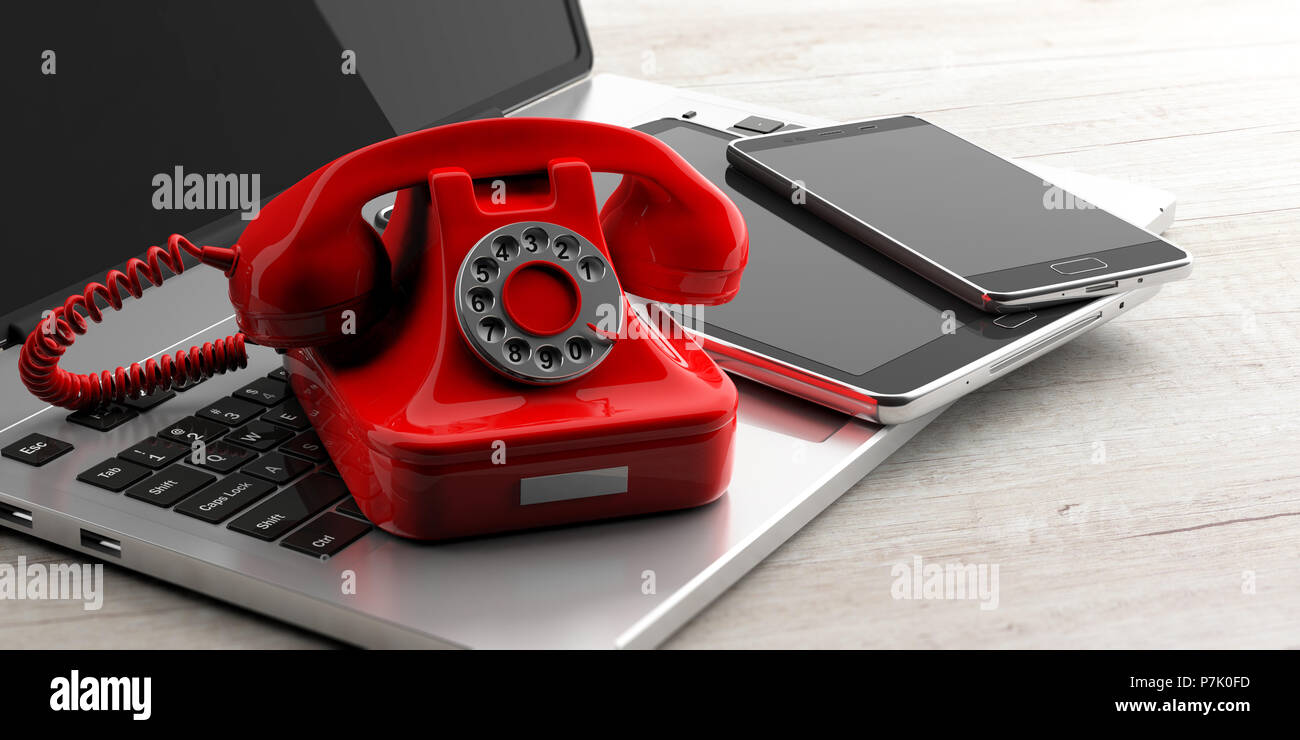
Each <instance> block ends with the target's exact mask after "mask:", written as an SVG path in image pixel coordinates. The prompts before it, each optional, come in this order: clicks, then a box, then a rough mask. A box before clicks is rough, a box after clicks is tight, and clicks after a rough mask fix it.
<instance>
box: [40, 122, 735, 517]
mask: <svg viewBox="0 0 1300 740" xmlns="http://www.w3.org/2000/svg"><path fill="white" fill-rule="evenodd" d="M593 171H603V172H617V173H622V174H623V180H622V183H621V184H620V185H619V187H618V189H617V190H616V191H615V193H614V194H613V195H612V196H611V197H610V198H609V200H608V201H607V202H606V204H605V206H604V208H603V210H601V211H599V213H598V211H597V206H596V199H595V194H594V191H593V187H592V180H591V173H592V172H593ZM394 190H396V191H399V192H398V197H397V202H396V204H395V207H394V211H393V215H392V217H391V219H390V222H389V224H388V226H387V228H386V229H385V231H384V234H383V236H382V238H380V237H379V236H377V235H376V234H375V232H374V231H373V230H372V229H371V228H370V226H369V225H368V224H366V223H365V222H364V221H363V220H362V218H361V208H362V206H363V205H364V204H365V203H366V202H368V201H369V200H371V199H373V198H374V197H376V196H378V195H382V194H384V193H387V192H391V191H394ZM182 250H184V251H187V252H189V253H190V254H192V255H194V256H196V257H198V258H199V260H200V261H202V262H204V263H205V264H209V265H212V266H216V267H218V268H220V269H222V270H223V271H224V272H225V274H226V275H227V276H228V277H229V279H230V298H231V302H232V303H233V304H234V306H235V309H236V317H237V321H238V323H239V327H240V329H241V333H240V334H236V335H233V336H231V337H226V338H225V339H222V340H220V341H218V342H216V343H209V344H206V345H204V346H203V347H196V348H192V349H191V350H189V351H188V352H178V353H176V355H175V356H164V357H163V358H161V360H160V361H154V360H149V361H148V362H146V363H145V364H144V365H143V366H141V365H138V364H137V365H132V366H131V367H130V368H117V369H116V370H114V371H106V372H103V373H99V374H91V375H76V374H73V373H69V372H67V371H65V370H62V369H61V368H59V367H58V361H59V359H60V357H61V356H62V354H63V352H64V351H65V350H66V349H67V347H68V346H70V345H71V344H72V341H73V340H74V339H75V336H76V335H78V334H82V333H84V332H85V331H86V329H87V327H88V320H89V321H94V322H98V321H99V320H101V318H102V310H101V309H100V308H99V306H98V305H97V304H96V302H95V299H96V297H98V298H100V299H102V300H103V301H106V302H107V303H108V304H109V305H111V306H112V307H113V308H118V307H120V306H121V302H122V298H123V291H125V292H127V293H130V294H131V295H133V296H135V297H139V296H140V293H141V289H142V287H143V284H142V282H141V277H142V276H143V277H145V278H148V279H149V280H150V282H152V283H154V284H158V283H160V282H161V281H162V279H163V275H162V272H161V269H160V268H161V266H162V265H166V266H167V267H168V268H170V269H171V270H172V271H173V272H177V273H179V272H180V271H181V270H182V269H183V267H184V266H183V264H182V263H181V251H182ZM747 250H748V235H747V232H746V229H745V223H744V219H743V218H742V216H741V214H740V212H739V211H738V210H737V208H736V207H735V205H734V204H732V203H731V202H730V201H729V200H728V199H727V197H726V196H725V195H723V194H722V193H721V192H720V191H719V190H717V188H716V187H715V186H714V185H713V184H712V183H710V182H709V181H708V180H706V179H705V178H704V177H703V176H702V175H700V174H699V173H698V172H696V171H695V170H694V169H693V168H692V167H691V166H690V165H689V164H688V163H686V162H685V160H683V159H682V158H681V157H679V156H678V155H677V154H676V153H674V152H673V151H672V150H671V149H669V148H668V147H667V146H666V145H664V144H663V143H662V142H660V141H658V140H657V139H655V138H653V137H650V136H648V135H645V134H642V133H640V132H635V131H631V130H628V129H624V128H621V127H617V126H610V125H605V124H595V123H587V122H579V121H568V120H559V119H527V118H512V119H490V120H482V121H471V122H466V123H458V124H451V125H447V126H442V127H438V128H433V129H428V130H425V131H419V132H415V133H411V134H406V135H404V136H399V137H396V138H393V139H389V140H387V141H383V142H379V143H377V144H374V145H371V146H368V147H365V148H363V149H359V150H357V151H355V152H352V153H350V154H347V155H344V156H342V157H340V158H339V159H337V160H335V161H334V162H331V163H330V164H328V165H326V166H324V167H322V168H321V169H319V170H317V171H316V172H313V173H312V174H310V175H308V176H307V177H306V178H305V179H303V180H302V181H300V182H298V183H297V184H295V185H294V186H292V187H290V188H289V189H288V190H286V191H284V192H283V193H281V194H280V195H278V196H276V197H275V198H274V199H273V200H271V201H270V202H269V203H268V204H267V205H266V206H264V207H263V208H262V209H261V212H260V213H259V215H258V217H257V218H256V219H254V220H253V221H252V222H250V223H249V225H248V226H247V227H246V228H245V230H244V232H243V234H242V235H241V236H240V237H239V240H238V242H237V243H236V244H235V245H234V246H233V247H231V248H229V249H224V248H219V247H197V246H195V245H193V244H191V243H189V242H188V241H187V240H185V239H183V238H182V237H179V236H173V237H172V238H171V239H170V240H169V242H168V245H167V247H166V248H165V249H164V248H159V247H153V248H151V249H150V250H149V254H148V255H146V258H145V260H143V261H142V260H132V261H131V263H129V264H128V265H127V267H126V270H125V272H124V273H123V272H117V271H114V272H112V273H110V274H109V276H108V280H107V281H106V282H107V283H108V285H107V286H105V285H100V284H98V283H93V284H91V286H89V287H87V289H86V291H85V292H84V294H81V295H77V296H73V297H72V298H70V299H69V300H68V301H67V302H66V303H65V304H64V305H63V306H62V307H59V308H57V309H55V311H53V312H52V315H51V316H50V317H49V319H48V320H47V321H45V322H42V326H40V327H38V328H37V329H36V330H35V331H33V333H32V334H31V336H29V337H28V340H27V342H26V343H25V344H24V346H23V350H22V355H23V356H22V360H21V362H20V365H21V368H22V375H23V380H24V382H25V383H26V384H27V386H28V388H29V389H31V390H32V391H33V392H34V393H35V394H36V395H38V396H39V397H41V398H42V399H43V400H45V401H47V402H50V403H53V404H55V405H60V406H65V407H68V408H84V407H89V406H95V405H100V404H103V403H107V402H109V401H117V400H121V399H123V398H126V397H128V396H131V395H135V394H140V393H147V392H150V391H152V390H155V389H160V388H167V387H170V386H172V385H174V384H182V383H187V382H192V381H195V380H198V379H201V378H203V377H207V376H210V375H213V374H218V373H224V372H227V371H230V370H234V369H237V368H239V367H242V366H243V365H244V364H246V361H247V355H246V351H245V348H244V341H245V339H247V340H248V341H251V342H254V343H257V344H261V345H265V346H270V347H276V348H281V349H284V350H286V355H285V362H286V366H287V368H288V369H289V373H290V379H291V383H292V385H293V388H294V390H295V392H296V393H297V395H298V398H299V400H300V401H301V402H302V404H303V406H304V407H305V408H306V410H307V411H308V413H309V415H310V416H311V417H312V419H313V426H314V427H315V429H316V431H317V433H318V434H319V435H320V437H321V439H322V441H323V443H324V444H325V447H326V449H327V450H328V452H329V453H330V456H331V458H332V459H333V460H334V462H335V464H336V466H337V467H338V469H339V471H340V473H341V475H342V476H343V478H344V480H345V482H346V483H347V484H348V487H349V489H350V490H351V492H352V493H353V496H354V498H355V499H356V500H357V503H358V505H359V506H360V508H361V509H362V510H363V511H364V512H365V514H366V515H367V517H369V518H370V519H371V520H372V521H373V522H375V523H376V524H378V525H379V526H381V527H382V528H384V529H386V530H388V531H390V532H393V533H396V534H400V535H403V536H408V537H416V538H424V539H440V538H447V537H461V536H468V535H474V534H481V533H485V532H496V531H505V530H511V529H519V528H525V527H535V526H547V525H553V524H562V523H567V522H573V521H582V520H590V519H598V518H605V517H611V516H624V515H630V514H638V513H645V512H650V511H660V510H666V509H673V508H682V507H686V506H694V505H699V504H703V503H707V502H709V501H712V500H713V499H715V498H717V497H718V496H720V495H721V494H722V492H723V491H724V490H725V488H726V485H727V483H728V481H729V479H730V470H731V459H732V442H733V436H734V430H735V413H736V406H737V400H738V399H737V394H736V390H735V387H734V386H733V385H732V383H731V381H730V380H729V379H728V378H727V377H726V376H725V375H724V374H723V373H722V372H721V371H720V370H719V369H718V368H717V366H716V365H714V364H713V362H712V360H711V359H709V357H708V356H707V355H706V354H705V353H704V351H703V350H702V349H701V348H700V347H699V346H698V345H697V344H696V343H695V342H694V341H693V340H692V339H691V338H690V337H689V336H688V335H686V334H685V332H684V330H682V328H681V327H680V326H677V325H676V323H675V322H673V321H672V319H671V318H670V317H669V315H668V313H667V312H665V311H660V310H658V309H656V308H655V307H653V304H650V307H649V308H643V309H641V310H639V311H638V310H633V308H632V305H631V304H630V302H629V301H628V300H627V298H626V297H625V296H624V291H627V292H629V293H632V294H635V295H638V296H642V297H644V298H648V299H651V300H654V301H662V302H667V303H677V304H717V303H722V302H725V301H727V300H730V299H731V298H732V297H733V296H734V295H735V293H736V291H737V290H738V289H739V281H740V276H741V273H742V271H743V269H744V266H745V262H746V258H747ZM83 314H84V315H83Z"/></svg>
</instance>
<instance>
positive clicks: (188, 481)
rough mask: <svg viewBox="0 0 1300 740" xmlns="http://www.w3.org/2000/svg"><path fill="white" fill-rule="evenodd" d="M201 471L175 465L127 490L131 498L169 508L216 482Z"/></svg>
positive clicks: (214, 477)
mask: <svg viewBox="0 0 1300 740" xmlns="http://www.w3.org/2000/svg"><path fill="white" fill-rule="evenodd" d="M216 479H217V478H216V476H214V475H209V474H208V473H205V472H203V471H201V470H195V469H194V468H187V467H185V466H184V465H173V466H171V467H170V468H167V469H166V470H164V471H162V472H161V473H155V474H153V475H152V476H150V477H149V478H148V479H147V480H144V481H141V482H139V483H137V484H135V485H134V486H131V487H130V488H128V489H127V490H126V495H127V496H129V497H130V498H133V499H136V500H139V501H145V502H147V503H151V504H153V505H154V506H162V507H164V508H165V507H168V506H171V505H172V504H175V503H176V502H177V501H180V500H181V499H183V498H185V497H186V496H188V495H190V494H191V493H194V492H195V491H197V490H199V489H200V488H202V487H204V486H206V485H207V484H209V483H211V482H212V481H214V480H216Z"/></svg>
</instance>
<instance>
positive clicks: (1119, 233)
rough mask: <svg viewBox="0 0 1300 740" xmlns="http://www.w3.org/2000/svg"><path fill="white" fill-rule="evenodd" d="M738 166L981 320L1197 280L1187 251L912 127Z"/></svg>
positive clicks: (732, 154)
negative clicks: (979, 312) (983, 314)
mask: <svg viewBox="0 0 1300 740" xmlns="http://www.w3.org/2000/svg"><path fill="white" fill-rule="evenodd" d="M727 160H728V161H729V162H731V164H733V165H734V166H735V167H736V168H737V169H739V170H741V171H743V172H745V173H746V174H748V175H750V176H752V177H754V178H755V179H757V180H759V181H760V182H762V183H763V184H764V185H766V186H767V187H769V188H772V189H774V190H776V191H777V192H778V193H779V194H782V195H784V196H786V197H788V198H789V199H790V200H791V202H792V203H793V204H795V205H802V206H804V207H805V208H807V209H808V210H810V211H812V212H813V213H814V214H815V215H817V216H818V217H820V218H822V219H824V220H825V221H827V222H829V223H831V224H833V225H835V226H836V227H837V228H839V229H841V230H843V231H845V232H847V233H849V234H850V235H852V236H853V237H855V238H856V239H857V240H858V241H861V242H863V243H865V244H867V245H868V246H870V247H872V248H874V249H875V250H876V251H878V252H880V253H881V254H883V255H885V256H887V257H889V258H890V259H892V260H894V261H895V262H898V263H899V264H901V265H903V266H904V267H906V268H907V269H909V270H911V271H912V272H915V273H917V274H918V275H920V276H922V277H924V278H925V279H927V280H929V281H930V282H932V283H934V284H935V285H937V286H939V287H941V288H943V289H944V290H946V291H948V292H949V293H951V294H953V295H954V296H956V297H958V298H960V299H961V300H963V301H965V302H966V303H969V304H970V305H972V306H975V307H976V308H979V309H983V310H984V311H989V312H993V313H1010V312H1015V311H1023V310H1027V309H1030V308H1041V307H1044V306H1050V305H1053V304H1058V303H1064V302H1067V301H1077V300H1079V299H1082V298H1096V297H1098V296H1105V295H1113V294H1118V293H1122V292H1125V291H1129V290H1134V289H1136V288H1146V287H1149V286H1151V285H1153V284H1160V283H1165V282H1169V281H1171V280H1176V279H1179V278H1182V277H1185V276H1187V275H1188V274H1189V273H1190V272H1191V267H1192V258H1191V256H1190V255H1188V254H1187V253H1186V252H1184V251H1183V250H1182V249H1179V248H1178V247H1176V246H1174V245H1173V244H1170V243H1169V242H1167V241H1165V240H1164V239H1161V238H1160V237H1158V236H1156V235H1155V234H1153V233H1151V232H1149V231H1146V230H1145V229H1142V228H1139V227H1137V226H1134V225H1133V224H1131V223H1128V222H1127V221H1123V220H1121V219H1120V218H1118V217H1117V216H1114V215H1112V214H1110V213H1107V212H1106V211H1103V210H1101V209H1100V208H1096V207H1095V206H1093V205H1092V204H1090V203H1087V202H1086V201H1084V200H1083V199H1081V198H1078V197H1076V196H1074V195H1073V194H1071V193H1068V192H1065V191H1064V190H1063V189H1062V188H1059V187H1057V186H1055V185H1053V184H1052V183H1050V182H1046V181H1044V180H1042V179H1041V178H1039V177H1037V176H1035V175H1032V174H1030V173H1029V172H1027V171H1025V170H1023V169H1021V168H1020V167H1017V166H1016V165H1014V164H1012V163H1011V162H1008V161H1007V160H1005V159H1002V158H1001V157H998V156H997V155H995V154H991V153H989V152H987V151H985V150H983V149H981V148H979V147H977V146H975V145H974V144H971V143H970V142H968V141H966V140H965V139H962V138H961V137H959V136H956V135H954V134H952V133H950V132H948V131H945V130H944V129H942V128H940V127H938V126H936V125H934V124H932V123H929V122H927V121H924V120H922V119H920V118H916V117H915V116H900V117H897V118H883V119H879V120H874V121H859V122H856V123H845V124H840V125H835V126H827V127H824V128H815V129H800V130H796V131H788V132H778V133H774V134H768V135H765V136H755V137H752V138H746V139H738V140H735V141H733V142H731V143H730V144H728V146H727Z"/></svg>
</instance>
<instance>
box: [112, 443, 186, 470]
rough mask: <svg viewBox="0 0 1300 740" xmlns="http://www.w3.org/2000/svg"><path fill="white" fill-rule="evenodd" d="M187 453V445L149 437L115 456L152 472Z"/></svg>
mask: <svg viewBox="0 0 1300 740" xmlns="http://www.w3.org/2000/svg"><path fill="white" fill-rule="evenodd" d="M189 451H190V448H189V447H188V446H187V445H183V444H181V443H180V442H177V441H175V440H171V439H163V438H162V437H150V438H148V439H146V440H142V441H140V442H136V443H135V444H133V445H131V446H130V447H128V448H126V449H125V450H122V451H121V452H119V453H117V456H118V457H120V458H122V459H123V460H129V461H131V462H133V463H139V464H141V465H144V466H146V467H150V468H153V469H154V470H161V469H162V468H165V467H167V466H168V465H170V464H172V463H174V462H176V461H177V460H179V459H181V458H182V457H184V456H185V453H187V452H189Z"/></svg>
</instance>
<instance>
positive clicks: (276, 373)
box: [266, 367, 289, 383]
mask: <svg viewBox="0 0 1300 740" xmlns="http://www.w3.org/2000/svg"><path fill="white" fill-rule="evenodd" d="M266 377H268V378H270V379H271V380H283V381H284V382H286V383H287V382H289V371H288V370H285V369H284V368H282V367H277V368H276V369H274V370H272V371H271V372H269V373H267V374H266Z"/></svg>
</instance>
